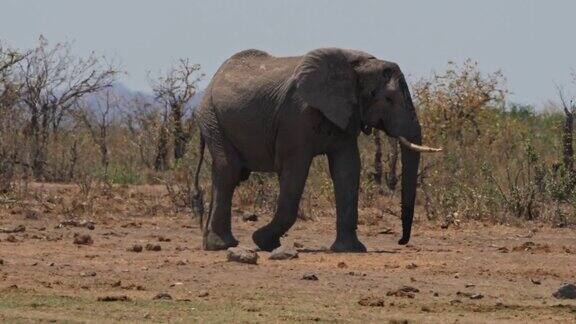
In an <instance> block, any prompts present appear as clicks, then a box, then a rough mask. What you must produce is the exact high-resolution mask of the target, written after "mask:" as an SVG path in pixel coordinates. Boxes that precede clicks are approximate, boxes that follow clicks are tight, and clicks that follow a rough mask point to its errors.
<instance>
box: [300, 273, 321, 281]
mask: <svg viewBox="0 0 576 324" xmlns="http://www.w3.org/2000/svg"><path fill="white" fill-rule="evenodd" d="M302 280H311V281H318V277H317V276H316V275H315V274H314V273H306V274H304V276H302Z"/></svg>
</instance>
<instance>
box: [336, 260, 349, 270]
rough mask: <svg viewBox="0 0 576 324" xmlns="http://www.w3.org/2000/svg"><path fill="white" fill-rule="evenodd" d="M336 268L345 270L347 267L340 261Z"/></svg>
mask: <svg viewBox="0 0 576 324" xmlns="http://www.w3.org/2000/svg"><path fill="white" fill-rule="evenodd" d="M338 268H340V269H345V268H348V265H347V264H346V262H344V261H340V262H338Z"/></svg>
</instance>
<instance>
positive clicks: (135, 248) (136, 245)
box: [127, 244, 142, 253]
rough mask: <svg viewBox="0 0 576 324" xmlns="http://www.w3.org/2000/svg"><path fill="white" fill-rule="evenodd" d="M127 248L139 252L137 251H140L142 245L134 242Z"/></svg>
mask: <svg viewBox="0 0 576 324" xmlns="http://www.w3.org/2000/svg"><path fill="white" fill-rule="evenodd" d="M127 250H128V251H130V252H136V253H139V252H142V245H140V244H134V245H132V246H131V247H129V248H128V249H127Z"/></svg>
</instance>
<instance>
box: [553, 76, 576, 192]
mask: <svg viewBox="0 0 576 324" xmlns="http://www.w3.org/2000/svg"><path fill="white" fill-rule="evenodd" d="M556 89H557V91H558V97H559V98H560V103H561V105H562V110H563V111H564V125H563V127H562V158H563V163H564V168H565V169H566V172H567V174H568V176H569V177H570V178H571V179H572V178H574V146H573V143H574V113H575V112H576V103H575V102H574V100H573V99H572V100H568V99H567V98H566V95H565V94H564V90H563V89H562V87H560V86H556ZM571 182H573V180H572V181H571ZM571 186H572V185H571ZM570 189H571V188H570Z"/></svg>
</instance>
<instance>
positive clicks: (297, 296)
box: [0, 186, 576, 323]
mask: <svg viewBox="0 0 576 324" xmlns="http://www.w3.org/2000/svg"><path fill="white" fill-rule="evenodd" d="M38 190H40V191H41V193H40V194H38V195H37V198H38V197H40V198H42V197H44V198H42V199H40V198H38V199H40V200H42V201H43V202H42V203H40V204H38V203H36V204H33V203H31V202H26V201H24V202H16V201H13V200H11V199H9V198H8V197H4V198H3V200H0V229H1V230H3V231H6V230H8V231H14V233H0V260H1V261H0V321H2V322H6V321H8V322H27V321H58V322H60V321H66V322H102V321H110V322H112V321H126V322H145V321H150V322H166V321H171V322H173V321H184V322H190V321H194V322H204V323H206V322H235V323H239V322H309V321H320V322H391V323H406V322H415V323H422V322H425V323H454V322H459V323H471V322H473V323H482V322H490V323H492V322H519V323H520V322H522V323H525V322H546V323H548V322H558V323H568V322H576V300H563V299H556V298H555V297H553V296H552V293H553V292H554V291H556V290H557V289H558V288H559V287H560V286H561V285H562V284H563V283H565V282H572V283H574V282H576V230H574V229H567V228H564V229H552V228H549V227H546V226H543V225H538V224H528V225H526V226H525V227H522V228H519V227H506V226H500V225H485V224H481V223H465V224H462V225H460V226H452V227H450V228H448V229H441V228H440V226H439V225H437V224H429V223H428V222H426V221H424V220H423V219H424V217H422V216H420V217H419V219H420V221H419V222H417V224H416V227H415V229H414V236H413V239H412V241H411V243H410V245H408V246H405V247H403V246H398V245H397V244H396V241H397V239H398V237H399V234H398V231H399V229H400V221H399V220H398V219H397V218H394V217H392V216H386V217H384V218H382V219H381V220H379V221H378V222H371V223H370V225H361V226H360V228H359V232H360V237H361V239H362V240H363V242H364V243H365V244H366V245H367V247H368V249H369V252H368V253H365V254H336V253H330V252H328V251H326V247H327V246H329V245H330V244H331V243H332V240H333V239H334V235H335V233H334V225H335V219H334V217H322V218H319V219H317V220H315V221H298V222H297V223H296V225H295V226H294V227H293V228H292V229H291V230H290V232H289V233H288V235H287V236H286V237H285V238H284V239H283V241H282V244H283V245H287V246H291V247H292V246H294V244H296V246H298V248H297V249H298V250H299V257H298V258H296V259H292V260H282V261H273V260H269V259H268V256H269V253H267V252H258V254H259V260H258V264H257V265H249V264H241V263H233V262H227V261H226V252H225V251H222V252H205V251H202V250H201V249H200V245H201V241H200V231H199V228H198V226H197V224H196V222H195V221H194V222H193V221H192V220H191V218H190V217H189V216H188V215H186V214H185V213H168V212H166V213H165V212H164V211H163V209H162V208H161V207H162V206H161V204H159V205H158V206H157V207H154V206H152V205H148V206H147V207H146V206H145V207H146V208H144V207H142V208H143V209H141V210H140V209H138V208H128V207H126V208H123V206H122V204H123V201H122V197H118V196H114V195H112V196H110V197H108V198H107V199H106V200H103V198H93V199H95V200H98V201H99V202H100V205H102V208H103V209H102V210H106V212H102V211H100V210H98V209H93V211H92V212H91V214H90V215H91V216H85V215H86V213H84V214H83V215H84V216H82V217H80V216H76V220H83V219H89V220H91V221H93V222H94V229H93V230H91V229H89V228H87V227H86V226H85V225H86V224H76V225H77V226H74V224H71V225H59V224H60V223H61V222H62V221H63V220H65V219H68V218H70V217H71V216H73V214H74V213H80V212H79V209H78V208H80V207H78V206H82V204H81V203H78V202H75V203H70V202H67V201H65V200H63V198H62V197H60V198H58V197H59V196H66V195H67V194H68V192H72V191H73V189H70V188H67V187H64V186H40V189H38ZM139 190H140V189H139V188H136V187H133V188H128V189H125V192H124V193H125V194H127V195H128V196H130V197H132V198H133V202H134V201H135V202H140V204H144V201H150V200H151V199H152V198H151V197H154V196H155V195H160V196H161V194H159V193H158V192H155V191H150V190H147V191H146V192H147V194H146V195H144V194H142V195H140V193H139ZM58 205H67V206H73V207H74V208H72V207H70V208H68V207H67V209H66V210H65V211H63V210H60V209H58V208H57V206H58ZM84 207H85V208H88V207H90V206H88V207H86V206H84ZM91 208H93V207H91ZM150 210H153V212H150ZM237 215H238V212H235V216H234V220H233V230H234V233H235V235H236V236H237V238H238V239H239V240H240V242H241V245H242V246H246V247H253V243H252V242H251V239H250V235H251V234H252V232H253V231H254V230H255V229H257V228H258V227H260V226H262V225H263V224H265V223H266V222H267V221H268V220H269V219H270V215H260V217H259V219H258V221H256V222H246V221H243V220H241V219H240V218H239V217H237ZM19 225H22V226H23V227H24V228H22V227H19ZM78 225H80V226H78ZM83 234H87V235H89V236H90V238H91V240H92V243H91V242H90V240H88V239H87V238H85V237H82V235H83ZM75 236H76V237H75ZM82 239H84V240H85V241H84V242H81V241H82ZM75 240H76V243H91V244H76V243H75ZM135 244H138V245H141V246H142V247H144V248H143V251H141V252H134V251H130V249H131V248H132V247H133V246H134V245H135ZM147 244H151V247H150V248H151V249H152V250H149V249H147V248H146V245H147ZM155 245H158V246H160V251H153V249H154V247H153V246H155ZM156 249H157V248H156ZM305 275H309V276H310V275H315V276H316V277H317V279H318V280H305V279H303V277H304V276H305ZM402 288H404V289H402ZM158 294H161V295H160V297H162V296H164V298H156V299H155V296H157V295H158ZM162 294H164V295H162ZM166 294H167V295H168V296H166ZM106 297H108V299H120V300H113V301H105V300H102V299H106ZM169 297H170V298H169ZM122 299H125V300H122Z"/></svg>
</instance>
